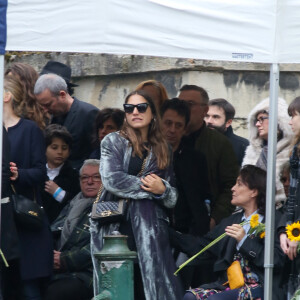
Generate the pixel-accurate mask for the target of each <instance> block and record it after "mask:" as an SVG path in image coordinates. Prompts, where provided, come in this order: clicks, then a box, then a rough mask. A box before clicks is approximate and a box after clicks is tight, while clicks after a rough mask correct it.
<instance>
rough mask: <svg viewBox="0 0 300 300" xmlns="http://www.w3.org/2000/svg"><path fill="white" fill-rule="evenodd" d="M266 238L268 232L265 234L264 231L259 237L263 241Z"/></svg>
mask: <svg viewBox="0 0 300 300" xmlns="http://www.w3.org/2000/svg"><path fill="white" fill-rule="evenodd" d="M265 236H266V232H265V231H263V232H262V233H261V234H260V235H259V237H260V238H261V239H263V238H264V237H265Z"/></svg>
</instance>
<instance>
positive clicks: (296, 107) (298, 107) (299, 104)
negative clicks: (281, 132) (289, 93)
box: [288, 97, 300, 155]
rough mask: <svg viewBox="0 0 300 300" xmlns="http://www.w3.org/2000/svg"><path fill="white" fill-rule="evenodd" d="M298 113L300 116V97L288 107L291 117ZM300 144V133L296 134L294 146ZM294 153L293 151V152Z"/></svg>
mask: <svg viewBox="0 0 300 300" xmlns="http://www.w3.org/2000/svg"><path fill="white" fill-rule="evenodd" d="M296 112H298V113H299V114H300V97H296V98H295V99H294V100H293V101H292V102H291V104H290V105H289V107H288V114H289V116H291V117H293V116H294V115H295V114H296ZM299 142H300V132H298V133H296V134H295V136H294V139H293V145H296V144H297V143H299ZM297 150H298V155H299V154H300V143H299V145H298V147H297ZM292 151H293V150H292Z"/></svg>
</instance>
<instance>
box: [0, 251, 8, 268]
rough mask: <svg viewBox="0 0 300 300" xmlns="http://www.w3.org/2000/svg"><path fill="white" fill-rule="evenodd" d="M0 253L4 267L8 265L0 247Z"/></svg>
mask: <svg viewBox="0 0 300 300" xmlns="http://www.w3.org/2000/svg"><path fill="white" fill-rule="evenodd" d="M0 255H1V257H2V259H3V262H4V265H5V267H6V268H8V267H9V265H8V263H7V260H6V258H5V256H4V254H3V252H2V250H1V249H0Z"/></svg>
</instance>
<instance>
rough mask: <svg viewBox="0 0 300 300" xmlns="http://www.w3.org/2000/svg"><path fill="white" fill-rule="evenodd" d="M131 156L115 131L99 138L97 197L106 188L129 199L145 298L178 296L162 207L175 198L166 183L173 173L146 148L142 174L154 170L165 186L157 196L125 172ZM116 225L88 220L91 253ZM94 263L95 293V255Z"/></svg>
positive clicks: (127, 143)
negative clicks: (161, 167) (99, 185)
mask: <svg viewBox="0 0 300 300" xmlns="http://www.w3.org/2000/svg"><path fill="white" fill-rule="evenodd" d="M131 156H132V147H131V146H130V145H129V141H128V140H127V139H125V138H123V137H121V136H120V135H119V133H118V132H117V133H116V132H114V133H111V134H109V135H107V136H106V137H105V138H104V139H103V140H102V142H101V161H100V174H101V178H102V183H103V186H104V190H103V193H102V195H101V199H102V197H106V196H105V195H106V193H107V192H111V193H113V194H114V195H117V196H119V197H124V198H130V199H132V201H130V205H129V210H130V218H131V224H132V229H133V234H134V238H135V242H136V246H137V252H138V259H139V266H140V269H141V273H142V278H143V284H144V291H145V296H146V299H147V300H156V299H157V300H169V299H181V297H182V289H181V286H180V283H179V280H178V278H177V277H175V276H174V275H173V273H174V271H175V264H174V261H173V257H172V253H171V250H170V246H169V236H168V228H167V227H168V217H167V215H166V212H165V210H164V208H163V206H164V207H166V208H172V207H174V206H175V204H176V200H177V191H176V189H175V188H174V187H172V186H171V185H170V183H169V181H170V180H171V177H172V174H173V170H172V164H170V167H169V168H167V169H166V170H159V169H158V167H157V164H156V158H155V157H154V155H153V153H152V152H150V154H149V156H148V157H147V161H146V164H145V169H144V172H143V174H142V176H145V175H147V174H150V173H155V174H157V175H158V176H160V177H161V178H162V180H163V182H164V184H165V186H166V190H165V192H164V193H163V194H162V195H161V196H159V197H158V196H157V195H154V194H152V193H149V192H146V191H144V190H143V189H142V188H141V181H140V178H139V177H137V176H132V175H128V166H129V162H130V158H131ZM101 199H100V200H101ZM116 229H118V224H110V225H106V226H102V227H101V226H99V224H98V223H97V221H93V220H91V250H92V253H93V254H94V253H96V252H99V251H100V250H101V248H102V238H103V236H104V235H105V234H108V233H111V232H112V231H113V230H116ZM94 267H95V268H96V272H95V273H97V274H95V277H96V278H95V279H96V281H95V284H94V287H95V294H98V293H99V290H98V279H99V278H97V276H98V275H99V272H98V270H99V266H98V263H97V262H96V261H95V259H94Z"/></svg>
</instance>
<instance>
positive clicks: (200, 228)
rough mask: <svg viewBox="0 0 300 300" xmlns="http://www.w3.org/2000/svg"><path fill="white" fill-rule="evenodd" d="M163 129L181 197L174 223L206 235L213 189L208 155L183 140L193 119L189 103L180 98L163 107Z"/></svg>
mask: <svg viewBox="0 0 300 300" xmlns="http://www.w3.org/2000/svg"><path fill="white" fill-rule="evenodd" d="M161 117H162V130H163V134H164V136H165V137H166V139H167V141H168V142H169V144H170V145H171V146H172V150H173V167H174V173H175V176H176V187H177V189H178V192H179V197H178V200H177V203H176V206H175V208H174V211H173V220H172V221H173V227H174V228H175V229H176V230H178V231H180V232H184V233H191V234H194V235H203V234H205V233H206V232H208V230H209V219H210V218H209V212H208V209H207V206H206V204H208V202H207V203H206V202H205V201H209V200H210V198H211V196H210V190H209V182H208V171H207V164H206V159H205V156H204V155H203V154H202V153H197V152H196V151H195V150H194V149H193V148H191V147H188V146H185V145H184V144H183V143H181V139H182V137H183V135H184V133H185V130H186V126H187V124H188V122H189V119H190V109H189V106H188V105H187V104H186V103H185V102H184V101H183V100H179V99H178V98H174V99H171V100H169V101H165V102H164V104H163V105H162V108H161Z"/></svg>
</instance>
